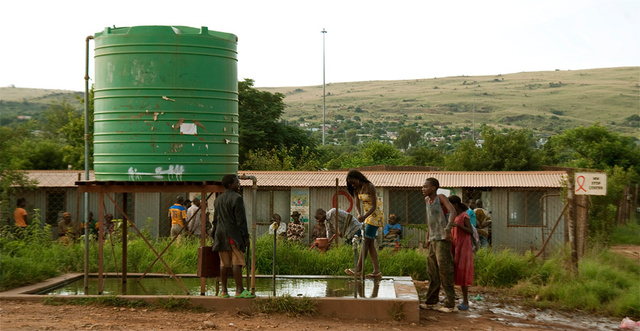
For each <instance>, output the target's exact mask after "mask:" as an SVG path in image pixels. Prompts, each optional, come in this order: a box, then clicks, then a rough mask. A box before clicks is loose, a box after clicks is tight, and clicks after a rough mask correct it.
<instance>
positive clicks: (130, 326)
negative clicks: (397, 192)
mask: <svg viewBox="0 0 640 331" xmlns="http://www.w3.org/2000/svg"><path fill="white" fill-rule="evenodd" d="M426 284H427V282H416V287H417V288H421V289H423V291H426V287H425V286H426ZM470 292H471V294H473V295H474V296H476V295H477V294H480V296H481V297H482V301H473V302H472V303H471V309H470V310H469V311H465V312H461V311H460V312H455V313H448V314H447V313H441V312H438V311H424V310H421V311H420V322H419V323H408V322H396V321H390V320H385V321H365V320H349V319H338V318H331V317H325V316H312V317H308V316H303V317H289V316H286V315H281V314H273V315H267V314H263V313H249V312H243V311H234V312H217V311H205V312H196V311H178V312H171V311H167V310H161V309H155V310H152V309H141V308H114V307H99V306H74V305H61V306H51V305H45V304H43V303H32V302H25V301H7V300H2V301H0V330H2V331H8V330H213V329H215V330H261V329H281V330H427V329H430V330H433V329H434V328H436V329H437V330H612V329H616V328H617V327H618V325H619V324H620V321H619V320H616V319H611V318H605V317H596V316H592V315H589V314H586V313H583V312H570V313H567V312H562V313H560V312H554V311H543V310H537V309H531V308H522V307H519V306H518V299H517V298H504V297H502V294H501V293H499V292H495V291H494V292H482V289H479V288H471V291H470ZM230 300H240V299H230ZM245 300H246V299H245Z"/></svg>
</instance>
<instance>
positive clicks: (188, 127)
mask: <svg viewBox="0 0 640 331" xmlns="http://www.w3.org/2000/svg"><path fill="white" fill-rule="evenodd" d="M180 134H193V135H196V134H198V127H197V126H196V124H195V123H182V124H180Z"/></svg>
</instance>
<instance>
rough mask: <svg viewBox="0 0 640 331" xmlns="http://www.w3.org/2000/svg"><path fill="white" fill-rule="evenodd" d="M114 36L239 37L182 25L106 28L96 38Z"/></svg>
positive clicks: (225, 38)
mask: <svg viewBox="0 0 640 331" xmlns="http://www.w3.org/2000/svg"><path fill="white" fill-rule="evenodd" d="M113 35H208V36H210V37H213V38H218V39H223V40H228V41H231V42H237V41H238V37H236V35H234V34H232V33H227V32H219V31H212V30H209V28H208V27H206V26H203V27H201V28H193V27H189V26H181V25H172V26H168V25H141V26H128V27H116V26H115V25H114V26H113V27H106V28H104V30H102V31H100V32H97V33H96V34H95V38H96V39H98V38H101V37H108V36H113Z"/></svg>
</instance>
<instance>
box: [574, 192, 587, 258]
mask: <svg viewBox="0 0 640 331" xmlns="http://www.w3.org/2000/svg"><path fill="white" fill-rule="evenodd" d="M575 198H576V200H575V201H576V211H575V217H576V219H575V221H576V251H577V254H578V260H580V259H581V258H582V257H583V256H584V254H585V253H586V251H587V239H588V237H589V196H588V195H576V197H575Z"/></svg>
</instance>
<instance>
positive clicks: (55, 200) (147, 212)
mask: <svg viewBox="0 0 640 331" xmlns="http://www.w3.org/2000/svg"><path fill="white" fill-rule="evenodd" d="M378 190H381V191H382V195H383V207H384V208H383V209H384V214H385V220H386V219H387V218H388V215H389V214H390V213H394V214H396V215H397V216H398V219H399V221H400V223H401V224H404V223H405V222H407V221H408V222H409V223H410V224H412V225H413V228H410V227H407V226H405V227H404V229H403V239H404V241H403V244H404V245H405V246H408V247H419V246H421V245H422V244H423V243H424V241H425V239H426V238H425V237H426V232H425V231H424V230H423V229H424V224H425V204H424V197H423V196H422V193H421V191H420V188H419V187H416V188H415V189H388V188H378ZM454 190H455V193H457V194H458V195H462V194H463V190H462V189H460V188H456V189H454ZM340 191H341V193H340V194H336V189H335V188H310V189H309V202H308V206H309V214H310V215H309V216H310V217H309V223H308V226H307V231H306V243H309V237H310V235H311V231H310V229H313V227H314V226H315V225H316V220H315V219H314V217H313V216H314V215H315V211H316V210H317V209H318V208H322V209H324V210H325V211H326V210H329V209H331V208H333V200H334V199H333V198H334V195H335V196H337V198H336V199H337V202H338V205H339V206H340V208H341V209H349V207H352V210H351V214H353V215H354V216H355V215H356V214H357V212H356V208H355V206H352V204H351V203H350V202H349V199H348V198H347V193H346V188H345V187H341V188H340ZM465 192H466V191H465ZM510 192H511V193H510ZM522 192H529V193H527V194H523V193H522ZM531 192H533V193H531ZM559 193H560V191H559V190H557V189H546V190H542V189H539V190H532V189H529V190H526V189H506V188H492V189H484V190H473V191H472V192H470V193H469V192H466V193H464V195H465V196H463V197H462V198H463V199H466V198H468V197H469V196H471V197H481V198H482V200H483V202H484V207H485V209H487V210H488V211H490V212H491V216H492V221H493V222H492V231H491V233H492V246H493V248H494V249H504V248H510V249H514V250H516V251H518V252H524V251H527V250H538V249H540V248H541V246H542V244H543V242H544V240H545V239H546V238H547V237H548V236H549V234H550V231H551V228H553V226H554V225H555V223H556V221H557V220H558V218H559V216H560V213H561V211H562V207H563V202H562V199H561V198H560V197H559V196H558V194H559ZM197 194H198V193H192V194H191V195H188V194H187V193H136V194H128V195H127V197H128V202H129V203H128V211H127V213H128V215H129V216H130V217H132V218H133V220H134V222H135V224H136V226H138V227H139V228H140V229H142V228H144V227H145V226H149V231H150V233H151V234H152V235H153V236H158V235H159V236H168V235H169V232H170V228H171V224H170V220H169V218H168V216H167V210H168V208H169V207H170V206H171V205H173V203H174V202H175V199H176V196H177V195H182V196H185V197H192V196H194V195H197ZM243 195H244V198H245V205H246V208H247V217H248V220H249V222H251V220H252V215H253V213H254V211H253V210H252V209H251V207H252V199H253V195H252V190H251V188H250V187H245V188H244V191H243ZM467 195H469V196H467ZM114 196H115V198H114V199H115V200H116V202H117V203H118V204H119V205H121V204H122V198H123V195H122V194H117V195H112V197H114ZM542 196H544V198H541V197H542ZM21 197H24V198H26V200H27V210H28V211H29V213H30V217H31V216H32V215H33V210H34V209H39V213H40V215H41V219H42V220H46V221H47V222H49V223H50V224H52V225H54V227H53V232H54V233H53V237H54V238H55V237H56V234H57V228H56V226H55V225H57V222H58V221H59V220H60V219H61V215H62V212H64V211H69V212H71V214H72V215H73V216H72V218H73V219H74V220H78V219H82V218H83V217H84V210H83V197H82V196H80V199H78V195H77V190H76V188H42V189H37V190H33V191H23V192H19V193H18V194H16V195H15V196H14V197H12V199H11V201H10V206H11V207H12V208H11V209H12V210H13V208H15V203H16V200H17V199H18V198H21ZM214 199H215V195H214V196H212V197H211V198H210V200H209V209H208V211H209V212H210V213H211V216H210V219H212V217H213V208H212V206H213V200H214ZM290 200H291V190H290V189H277V190H261V191H258V192H257V200H256V202H257V209H256V211H255V215H256V222H258V223H267V222H269V220H270V218H271V214H273V213H277V214H280V216H281V217H282V219H283V221H285V222H287V223H288V222H289V221H290V214H291V201H290ZM89 210H90V211H92V212H93V213H94V218H96V219H97V218H98V215H97V213H98V210H99V209H98V194H96V193H91V194H89ZM105 212H110V213H112V214H113V215H114V216H115V217H116V218H120V217H121V213H120V211H119V210H118V209H117V208H115V206H114V205H113V203H112V202H111V200H110V199H108V198H106V197H105ZM513 213H515V214H516V215H514V214H513ZM522 215H527V217H528V219H529V221H531V220H534V221H538V220H537V219H535V218H536V217H539V221H538V222H539V223H538V224H533V225H531V224H524V225H522V224H510V218H511V223H514V222H515V221H516V220H518V219H519V218H521V217H522ZM11 217H12V216H11ZM514 217H515V218H514ZM148 218H151V219H152V221H151V222H150V223H148V222H146V220H147V219H148ZM518 221H519V222H521V221H520V220H518ZM5 222H7V223H8V224H13V222H12V220H11V219H9V220H5ZM248 226H249V228H251V223H249V224H248ZM267 231H268V226H266V225H265V226H258V227H257V234H258V236H261V235H263V234H264V233H266V232H267ZM379 232H380V233H379V241H381V239H382V229H380V231H379ZM563 243H564V217H560V221H559V224H558V226H557V229H556V231H555V232H554V233H553V235H552V236H551V238H550V240H549V244H548V247H547V248H548V249H553V247H557V246H560V245H562V244H563Z"/></svg>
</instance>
